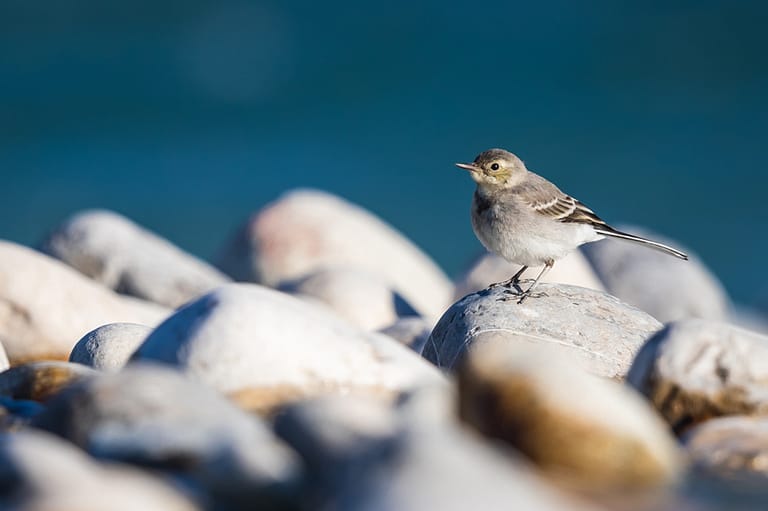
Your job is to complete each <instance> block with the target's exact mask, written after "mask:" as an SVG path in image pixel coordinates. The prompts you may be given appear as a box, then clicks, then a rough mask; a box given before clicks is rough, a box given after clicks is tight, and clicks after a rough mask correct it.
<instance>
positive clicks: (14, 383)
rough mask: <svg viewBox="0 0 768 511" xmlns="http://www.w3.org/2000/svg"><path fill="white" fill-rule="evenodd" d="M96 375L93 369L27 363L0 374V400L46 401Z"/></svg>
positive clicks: (64, 364)
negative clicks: (64, 389) (68, 387)
mask: <svg viewBox="0 0 768 511" xmlns="http://www.w3.org/2000/svg"><path fill="white" fill-rule="evenodd" d="M95 374H96V371H94V370H93V369H90V368H88V367H85V366H82V365H80V364H72V363H70V362H60V361H57V360H52V361H41V362H29V363H27V364H22V365H19V366H16V367H12V368H10V369H8V370H7V371H3V372H2V373H0V396H6V397H10V398H13V399H22V400H30V401H47V400H48V399H49V398H50V397H51V396H54V395H56V394H58V393H59V391H61V389H63V388H64V387H66V386H68V385H71V384H72V383H74V382H76V381H78V380H80V379H83V378H89V377H91V376H93V375H95Z"/></svg>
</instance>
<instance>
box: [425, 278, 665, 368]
mask: <svg viewBox="0 0 768 511" xmlns="http://www.w3.org/2000/svg"><path fill="white" fill-rule="evenodd" d="M536 292H537V293H539V294H538V295H537V296H532V297H530V298H528V299H527V300H526V301H524V302H523V303H522V304H518V303H517V300H516V299H515V297H514V296H513V295H510V294H509V293H508V292H507V291H506V290H505V289H503V288H501V287H496V288H493V289H488V290H484V291H481V292H479V293H475V294H471V295H469V296H466V297H465V298H463V299H461V300H459V301H458V302H456V303H455V304H453V306H451V308H450V309H448V311H447V312H446V313H445V314H444V315H443V317H442V318H441V319H440V321H439V322H438V324H437V325H436V326H435V328H434V330H433V331H432V334H431V335H430V337H429V340H428V341H427V345H426V346H425V347H424V351H423V356H424V357H425V358H427V360H429V361H431V362H433V363H434V364H436V365H437V366H438V367H444V368H452V367H453V366H454V365H455V364H456V363H457V361H458V360H459V359H460V357H461V356H462V355H463V354H464V353H465V352H466V350H467V349H469V348H470V347H471V346H472V345H473V344H474V343H475V342H477V341H482V339H484V338H485V339H488V338H490V337H493V338H504V339H505V340H506V342H509V343H511V344H516V343H523V344H525V343H535V344H539V345H542V346H546V347H548V348H550V349H552V350H554V351H559V352H563V353H566V354H567V355H568V356H570V357H572V359H573V362H574V363H575V364H577V365H579V366H580V367H582V368H584V369H586V370H587V371H589V372H591V373H593V374H596V375H598V376H605V377H608V378H617V379H621V378H623V377H624V375H625V374H626V371H627V370H628V369H629V366H630V364H631V362H632V359H633V357H634V355H635V353H636V352H637V350H639V349H640V346H641V345H642V343H643V342H644V341H645V339H647V338H648V337H649V336H650V335H651V334H652V333H654V332H656V331H657V330H659V329H660V328H661V324H660V323H659V322H658V321H656V320H655V319H653V318H652V317H651V316H649V315H648V314H646V313H644V312H641V311H639V310H637V309H634V308H633V307H630V306H628V305H625V304H623V303H622V302H620V301H619V300H618V299H616V298H614V297H612V296H610V295H607V294H605V293H602V292H600V291H595V290H590V289H585V288H580V287H574V286H566V285H554V284H541V285H540V287H538V288H537V290H536ZM509 298H511V299H509Z"/></svg>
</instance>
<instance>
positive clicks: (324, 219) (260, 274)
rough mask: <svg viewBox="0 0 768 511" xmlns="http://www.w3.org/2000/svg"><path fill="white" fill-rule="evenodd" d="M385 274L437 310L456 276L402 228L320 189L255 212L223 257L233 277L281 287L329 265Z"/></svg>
mask: <svg viewBox="0 0 768 511" xmlns="http://www.w3.org/2000/svg"><path fill="white" fill-rule="evenodd" d="M338 266H342V267H347V268H359V269H361V270H365V271H368V272H371V273H374V274H377V275H379V276H381V278H383V279H384V280H385V281H386V282H387V283H388V284H389V285H391V286H392V287H393V288H394V289H395V290H396V291H397V292H398V293H399V294H400V295H401V296H402V297H403V298H404V299H405V300H407V301H408V303H410V304H411V305H412V306H413V307H414V308H416V310H417V311H418V312H419V313H420V314H422V315H424V316H428V317H437V316H439V315H440V314H441V313H442V311H443V309H444V308H445V307H446V306H447V305H448V303H450V300H451V294H452V286H451V282H450V280H449V279H448V278H447V277H446V276H445V274H444V273H443V272H442V271H441V270H440V269H439V268H438V267H437V265H435V263H434V262H432V260H431V259H430V258H429V257H427V256H426V255H425V254H424V253H423V252H422V251H421V250H419V249H418V248H417V247H416V246H415V245H414V244H413V243H411V242H410V241H409V240H407V239H406V238H405V237H404V236H403V235H402V234H400V233H399V232H397V231H396V230H395V229H393V228H392V227H390V226H389V225H387V224H385V223H384V222H383V221H381V220H380V219H379V218H377V217H375V216H374V215H372V214H371V213H369V212H368V211H366V210H364V209H363V208H361V207H359V206H356V205H354V204H351V203H349V202H347V201H345V200H343V199H341V198H339V197H336V196H334V195H331V194H329V193H325V192H321V191H317V190H295V191H292V192H289V193H287V194H285V195H283V196H282V197H280V198H279V199H277V200H276V201H275V202H272V203H271V204H268V205H267V206H265V207H264V208H263V209H262V210H261V211H259V212H258V213H256V214H254V215H253V216H252V217H251V218H250V220H248V222H247V223H246V224H245V225H244V226H243V228H242V229H241V230H240V232H239V233H238V234H237V235H236V237H235V238H234V239H233V241H232V242H231V243H230V244H229V246H227V247H225V249H224V251H223V252H222V254H221V257H220V258H219V267H220V268H222V269H223V270H224V271H225V272H226V273H227V274H229V275H230V276H232V277H233V278H234V279H235V280H245V281H252V282H258V283H261V284H265V285H268V286H276V285H277V284H279V283H280V282H283V281H286V280H295V279H298V278H301V277H303V276H305V275H308V274H310V273H313V272H315V271H317V270H318V269H321V268H328V267H338Z"/></svg>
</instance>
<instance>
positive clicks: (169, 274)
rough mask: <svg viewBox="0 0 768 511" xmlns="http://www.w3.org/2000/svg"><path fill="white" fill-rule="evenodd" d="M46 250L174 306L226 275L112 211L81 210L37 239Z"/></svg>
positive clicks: (127, 290)
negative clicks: (45, 236) (41, 238)
mask: <svg viewBox="0 0 768 511" xmlns="http://www.w3.org/2000/svg"><path fill="white" fill-rule="evenodd" d="M41 246H42V250H43V252H45V253H46V254H49V255H51V256H52V257H55V258H57V259H60V260H62V261H64V262H65V263H67V264H69V265H70V266H72V267H73V268H75V269H77V270H78V271H80V272H82V273H83V274H84V275H87V276H89V277H90V278H92V279H94V280H96V281H98V282H100V283H102V284H104V285H105V286H107V287H109V288H111V289H114V290H116V291H117V292H119V293H123V294H127V295H131V296H136V297H138V298H143V299H145V300H149V301H152V302H155V303H159V304H162V305H165V306H167V307H178V306H179V305H181V304H183V303H186V302H187V301H189V300H191V299H193V298H197V297H198V296H200V295H202V294H203V293H206V292H208V291H210V290H211V289H213V288H215V287H217V286H220V285H221V284H224V283H226V282H228V281H229V278H228V277H226V276H225V275H224V274H222V273H221V272H219V271H218V270H216V269H215V268H213V267H212V266H210V265H208V264H207V263H205V262H203V261H202V260H200V259H198V258H196V257H194V256H192V255H190V254H188V253H186V252H184V251H183V250H181V249H179V248H178V247H176V246H175V245H173V244H172V243H170V242H169V241H168V240H165V239H163V238H161V237H159V236H157V235H156V234H154V233H152V232H150V231H147V230H146V229H144V228H142V227H140V226H139V225H136V224H135V223H133V222H132V221H130V220H129V219H127V218H125V217H124V216H122V215H119V214H117V213H114V212H112V211H104V210H89V211H82V212H80V213H77V214H76V215H74V216H72V217H71V218H69V219H67V221H66V222H64V224H62V225H60V226H59V227H58V228H57V229H56V230H55V231H54V232H53V233H52V234H51V235H50V236H49V237H48V238H47V239H46V240H45V241H44V242H43V243H42V244H41Z"/></svg>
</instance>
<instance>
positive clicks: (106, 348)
mask: <svg viewBox="0 0 768 511" xmlns="http://www.w3.org/2000/svg"><path fill="white" fill-rule="evenodd" d="M150 332H152V328H150V327H148V326H146V325H139V324H136V323H110V324H108V325H104V326H100V327H99V328H97V329H95V330H91V331H90V332H88V333H87V334H85V336H83V338H82V339H80V340H79V341H77V344H75V347H74V348H72V353H70V355H69V361H70V362H77V363H78V364H83V365H87V366H90V367H93V368H95V369H99V370H101V371H111V372H114V371H119V370H120V369H121V368H122V367H123V366H124V365H125V364H126V363H127V362H128V359H129V358H130V357H131V355H133V352H134V351H136V349H137V348H138V347H139V346H141V343H143V342H144V339H146V338H147V336H148V335H149V333H150Z"/></svg>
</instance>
